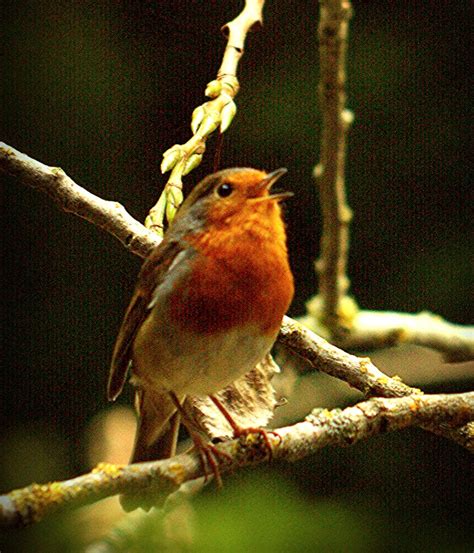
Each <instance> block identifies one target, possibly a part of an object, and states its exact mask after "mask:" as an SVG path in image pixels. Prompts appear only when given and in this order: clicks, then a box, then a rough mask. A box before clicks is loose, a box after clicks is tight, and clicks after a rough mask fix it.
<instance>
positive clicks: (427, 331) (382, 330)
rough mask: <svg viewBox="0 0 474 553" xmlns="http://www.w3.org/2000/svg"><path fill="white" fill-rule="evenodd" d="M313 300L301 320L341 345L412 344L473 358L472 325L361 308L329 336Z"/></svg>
mask: <svg viewBox="0 0 474 553" xmlns="http://www.w3.org/2000/svg"><path fill="white" fill-rule="evenodd" d="M313 302H314V300H312V301H310V302H308V304H307V308H308V316H306V317H302V318H301V319H300V320H301V322H302V323H303V324H304V325H305V326H308V327H309V328H311V329H313V330H314V331H315V332H317V333H318V334H320V335H323V336H325V337H327V338H331V341H332V342H333V343H334V344H337V345H338V346H339V347H341V348H344V349H350V350H359V351H370V350H375V349H380V348H386V347H391V346H397V345H401V344H414V345H417V346H424V347H427V348H431V349H434V350H436V351H439V352H440V353H442V354H443V357H444V359H445V360H446V361H449V362H459V361H470V360H472V359H474V327H473V326H462V325H456V324H453V323H450V322H448V321H446V320H444V319H443V318H441V317H440V316H439V315H435V314H433V313H429V312H427V311H424V312H421V313H416V314H412V313H397V312H394V311H366V310H363V311H358V312H357V314H356V315H355V317H354V318H353V319H352V321H351V323H350V324H351V326H350V330H349V332H347V333H346V334H340V335H338V336H332V337H330V336H328V333H327V330H326V329H325V328H324V327H322V326H319V325H317V323H316V320H317V315H316V314H315V313H314V314H313ZM316 303H317V302H316ZM316 310H318V307H317V305H316Z"/></svg>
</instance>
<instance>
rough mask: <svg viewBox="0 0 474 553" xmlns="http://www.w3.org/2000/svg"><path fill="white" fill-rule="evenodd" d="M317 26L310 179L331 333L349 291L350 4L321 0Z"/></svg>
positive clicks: (324, 306) (325, 318)
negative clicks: (317, 127)
mask: <svg viewBox="0 0 474 553" xmlns="http://www.w3.org/2000/svg"><path fill="white" fill-rule="evenodd" d="M320 6H321V8H320V20H319V27H318V38H319V52H320V56H319V59H320V72H321V77H320V83H319V98H320V104H321V113H322V120H323V121H322V132H321V153H320V162H319V164H318V165H317V166H316V167H315V170H314V175H315V177H316V179H317V182H318V185H319V191H320V202H321V210H322V215H323V231H322V237H321V253H320V257H319V260H318V261H317V262H316V269H317V272H318V274H319V296H320V298H321V300H322V322H323V324H325V325H326V326H327V327H328V328H329V329H330V330H331V331H332V332H334V333H335V334H338V332H339V331H340V330H341V329H342V330H344V328H345V327H346V326H347V325H346V321H345V318H344V315H343V313H342V311H343V309H342V306H341V301H342V300H343V298H344V297H345V295H346V293H347V290H348V288H349V279H348V277H347V275H346V266H347V256H348V247H349V223H350V220H351V218H352V213H351V210H350V209H349V206H348V205H347V203H346V195H345V183H344V168H345V159H346V134H347V130H348V127H349V125H350V122H351V113H350V112H348V111H347V110H346V107H345V106H346V91H345V83H346V69H345V65H346V51H347V35H348V30H349V19H350V17H351V14H352V9H351V3H350V1H349V0H321V1H320Z"/></svg>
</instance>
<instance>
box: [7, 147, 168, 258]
mask: <svg viewBox="0 0 474 553" xmlns="http://www.w3.org/2000/svg"><path fill="white" fill-rule="evenodd" d="M0 173H6V174H9V175H11V176H13V177H15V178H17V179H18V180H19V181H20V182H21V183H23V184H27V185H28V186H31V187H32V188H36V189H37V190H40V191H41V192H44V193H45V194H47V195H48V196H49V197H50V198H51V199H52V200H54V202H55V203H56V204H57V205H58V206H59V207H60V208H61V209H62V210H63V211H65V212H66V213H73V214H74V215H77V216H78V217H81V218H83V219H85V220H86V221H89V222H90V223H92V224H94V225H96V226H98V227H99V228H101V229H103V230H105V231H107V232H108V233H110V234H111V235H112V236H115V238H117V239H118V240H120V242H121V243H122V244H123V245H124V246H125V248H126V249H127V250H129V251H130V252H132V253H134V254H136V255H139V256H140V257H146V256H147V255H148V254H149V253H150V251H151V250H152V249H153V248H154V247H155V246H157V245H158V244H159V243H160V242H161V238H160V237H159V236H157V235H156V234H155V233H153V232H151V231H150V230H148V229H146V228H145V227H144V226H143V225H142V224H141V223H139V222H138V221H137V220H136V219H134V218H133V217H132V216H131V215H130V214H129V213H128V212H127V211H126V209H125V208H124V207H123V206H122V205H121V204H119V203H118V202H114V201H107V200H103V199H102V198H99V197H98V196H95V195H94V194H91V193H90V192H88V191H87V190H85V189H84V188H82V187H81V186H79V185H78V184H76V183H75V182H74V181H73V180H72V179H71V178H70V177H68V176H67V175H66V173H65V172H64V171H63V170H62V169H61V168H59V167H48V166H47V165H44V164H43V163H40V162H39V161H36V160H34V159H32V158H31V157H28V156H27V155H25V154H22V153H21V152H19V151H18V150H15V149H14V148H12V147H11V146H8V145H7V144H4V143H3V142H0Z"/></svg>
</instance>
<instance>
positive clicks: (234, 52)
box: [145, 0, 265, 235]
mask: <svg viewBox="0 0 474 553" xmlns="http://www.w3.org/2000/svg"><path fill="white" fill-rule="evenodd" d="M264 4H265V0H246V1H245V5H244V7H243V9H242V11H241V12H240V14H239V15H238V16H237V17H236V18H235V19H233V20H232V21H230V22H229V23H226V24H225V25H224V26H223V27H222V29H221V30H222V32H223V33H224V35H225V36H226V37H227V45H226V48H225V50H224V55H223V57H222V63H221V66H220V68H219V71H218V72H217V78H216V79H215V80H214V81H211V82H210V83H208V84H207V87H206V91H205V95H206V96H208V97H209V98H211V100H210V101H208V102H205V103H204V104H202V105H200V106H198V107H197V108H196V109H195V110H194V111H193V115H192V121H191V130H192V132H193V136H192V137H191V138H190V139H189V140H188V141H187V142H186V143H185V144H175V145H174V146H172V147H171V148H169V149H168V150H166V152H165V153H164V154H163V161H162V163H161V171H162V172H163V173H166V172H167V171H171V174H170V176H169V179H168V182H167V183H166V185H165V188H164V190H163V192H162V194H161V196H160V198H159V200H158V202H157V203H156V204H155V205H154V206H153V207H152V208H151V210H150V212H149V214H148V217H147V218H146V220H145V226H146V227H147V228H150V229H152V230H153V231H154V232H156V233H158V234H159V235H162V234H163V230H164V223H163V221H164V215H165V214H166V218H167V220H168V222H171V220H172V219H173V217H174V215H175V213H176V210H177V208H178V207H179V205H180V204H181V202H182V201H183V192H182V188H183V182H182V177H183V176H185V175H187V174H188V173H189V172H191V171H192V170H193V169H195V168H196V167H197V166H198V165H199V164H200V163H201V161H202V157H203V154H204V152H205V150H206V141H207V139H208V137H209V136H210V135H211V134H212V133H213V132H214V131H215V130H216V129H217V128H218V127H219V129H220V132H221V133H224V132H225V131H226V130H227V128H228V127H229V126H230V124H231V122H232V119H233V118H234V116H235V113H236V111H237V106H236V105H235V102H234V98H235V97H236V96H237V94H238V92H239V88H240V85H239V81H238V79H237V67H238V65H239V61H240V58H241V57H242V55H243V53H244V45H245V40H246V38H247V34H248V32H249V31H250V30H252V29H256V28H258V27H261V26H262V22H263V16H262V11H263V6H264Z"/></svg>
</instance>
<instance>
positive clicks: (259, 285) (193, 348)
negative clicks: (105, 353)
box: [108, 168, 294, 462]
mask: <svg viewBox="0 0 474 553" xmlns="http://www.w3.org/2000/svg"><path fill="white" fill-rule="evenodd" d="M285 173H286V169H278V170H277V171H274V172H272V173H269V174H267V173H265V172H263V171H258V170H256V169H250V168H233V169H225V170H222V171H219V172H217V173H214V174H212V175H209V176H207V177H206V178H204V179H203V180H202V181H201V182H200V183H199V184H198V185H197V186H196V187H195V188H194V190H193V191H192V192H191V194H190V195H189V196H188V198H187V199H186V200H185V201H184V203H183V205H182V206H181V208H180V209H179V211H178V213H177V215H176V217H175V219H174V221H173V222H172V224H171V225H170V227H169V229H168V230H167V232H166V233H165V236H164V239H163V241H162V242H161V243H160V245H159V246H157V247H156V248H155V249H154V250H153V251H152V252H151V254H150V256H149V258H148V259H147V260H146V261H145V263H144V265H143V267H142V269H141V271H140V274H139V277H138V283H137V286H136V288H135V292H134V294H133V297H132V300H131V302H130V305H129V307H128V309H127V311H126V314H125V318H124V320H123V323H122V326H121V328H120V331H119V334H118V338H117V341H116V344H115V349H114V353H113V358H112V365H111V370H110V377H109V382H108V397H109V399H110V400H115V399H116V398H117V397H118V395H119V394H120V392H121V391H122V389H123V386H124V383H125V381H126V378H127V372H128V371H129V369H130V371H131V379H130V380H131V383H132V384H133V385H134V386H135V389H136V392H135V396H136V401H135V403H136V409H137V412H138V426H137V433H136V439H135V448H134V452H133V455H132V459H131V462H139V461H147V460H152V459H163V458H167V457H170V456H172V455H173V454H174V452H175V448H176V442H177V431H178V426H179V420H180V414H181V415H182V416H184V420H183V422H184V423H185V424H186V420H185V418H186V417H185V413H183V409H182V407H181V406H182V404H183V402H184V400H185V398H186V397H187V396H210V397H211V399H212V398H214V396H213V394H215V393H216V392H218V391H219V390H221V389H223V388H224V387H225V386H227V385H228V384H230V383H232V382H233V381H235V380H237V379H238V378H239V377H241V376H243V375H244V374H246V373H247V372H249V371H250V370H251V369H253V368H254V366H255V365H256V364H257V363H258V362H259V361H261V360H262V358H263V357H264V356H265V355H266V354H267V353H268V352H269V351H270V349H271V347H272V345H273V343H274V341H275V339H276V336H277V334H278V330H279V328H280V324H281V321H282V318H283V316H284V314H285V312H286V310H287V309H288V306H289V305H290V302H291V300H292V298H293V292H294V286H293V277H292V274H291V270H290V266H289V263H288V253H287V246H286V234H285V226H284V223H283V219H282V214H281V208H280V205H279V202H280V201H281V200H283V199H285V198H287V197H288V196H290V195H291V194H290V193H288V192H281V193H272V192H271V187H272V185H273V184H274V183H275V182H276V181H277V180H278V179H279V178H280V177H281V176H282V175H283V174H285ZM214 400H217V398H214ZM216 405H217V406H218V407H219V409H221V410H222V411H223V414H224V415H225V416H226V417H227V415H228V413H227V414H226V413H225V408H224V407H223V406H222V405H219V402H218V401H216ZM228 420H229V419H228ZM188 428H189V427H188ZM233 428H234V430H235V431H237V430H238V426H237V425H234V426H233ZM193 437H194V436H193Z"/></svg>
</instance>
